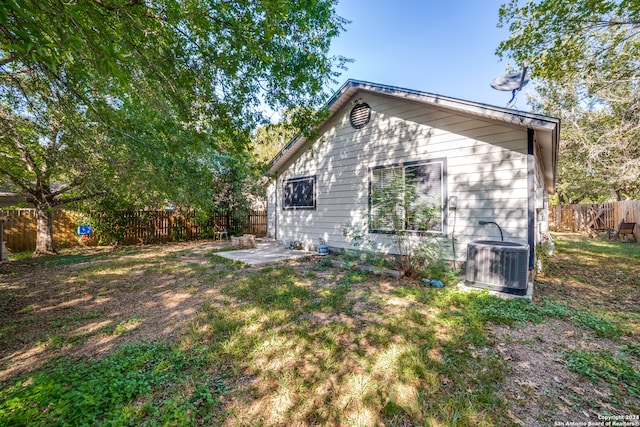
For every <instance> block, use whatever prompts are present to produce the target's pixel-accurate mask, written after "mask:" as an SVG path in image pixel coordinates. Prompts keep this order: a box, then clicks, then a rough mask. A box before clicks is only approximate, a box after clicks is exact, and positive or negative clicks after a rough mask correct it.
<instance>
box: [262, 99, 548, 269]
mask: <svg viewBox="0 0 640 427" xmlns="http://www.w3.org/2000/svg"><path fill="white" fill-rule="evenodd" d="M358 98H361V99H362V101H363V102H366V103H367V104H369V106H370V107H371V121H370V123H369V124H368V125H367V126H366V127H364V128H362V129H359V130H356V129H354V128H352V127H351V126H350V124H349V112H350V110H351V106H352V105H351V103H347V104H346V106H345V107H343V108H342V109H341V110H339V111H338V112H337V113H336V114H335V115H334V116H333V117H332V118H331V119H330V120H329V121H328V122H327V123H325V125H324V126H323V127H322V128H321V129H320V136H319V137H318V139H316V141H315V142H313V143H307V145H306V146H305V147H304V148H303V150H302V154H301V155H299V156H294V158H293V161H291V162H290V163H289V164H288V165H286V167H284V168H282V169H281V173H280V174H279V175H278V176H277V181H276V182H275V184H274V185H272V186H271V187H270V189H269V198H270V199H269V200H273V203H271V204H270V205H269V208H268V212H269V215H270V216H269V218H273V221H271V220H268V221H269V222H268V223H269V227H270V228H269V234H271V235H273V236H274V237H275V238H276V239H278V240H283V241H292V240H298V241H300V242H303V243H304V244H305V245H307V246H308V247H313V246H314V245H316V244H317V242H318V239H319V238H322V239H324V240H325V241H326V242H327V244H329V246H333V247H340V248H354V244H353V242H352V241H350V240H349V239H348V238H347V237H345V235H344V230H345V228H347V227H352V228H355V229H358V230H361V231H362V232H363V233H365V234H367V235H368V236H369V237H370V238H372V239H374V240H376V241H377V242H379V243H381V244H382V245H383V247H384V248H386V250H387V251H388V252H394V250H393V247H392V246H391V244H390V239H389V236H387V235H382V234H372V233H367V229H368V227H367V224H368V207H369V206H368V199H369V174H370V169H371V168H373V167H378V166H391V165H396V164H399V163H403V162H414V161H424V160H434V159H446V179H445V182H446V194H447V195H448V196H449V197H451V196H456V197H457V209H455V210H453V209H449V208H448V206H445V213H446V223H447V225H446V228H445V233H444V235H443V236H441V240H442V245H443V248H444V249H448V252H449V254H448V256H447V258H449V259H454V258H455V259H456V260H459V261H464V260H466V245H467V243H469V242H470V241H473V240H478V239H495V240H498V239H500V233H499V231H498V229H497V227H495V226H494V225H490V224H489V225H483V226H481V225H479V223H478V221H480V220H486V221H495V222H497V223H498V224H499V225H500V226H501V227H502V229H503V232H504V238H505V240H508V241H515V242H520V243H524V244H526V243H528V213H527V212H528V210H527V203H528V198H529V195H530V190H529V184H528V176H527V167H528V166H527V154H528V144H527V129H525V128H522V127H519V126H515V125H513V126H512V125H507V124H499V123H496V122H494V121H491V120H486V119H481V118H478V117H476V116H466V115H462V114H460V113H452V112H450V111H446V110H444V109H438V108H437V107H432V106H425V105H423V104H419V103H414V102H412V101H407V100H400V99H397V98H392V97H386V96H384V95H378V94H371V93H363V94H359V95H356V96H355V97H354V98H353V99H358ZM538 166H539V165H538ZM536 169H539V167H536ZM536 175H538V174H536ZM305 176H315V177H316V185H315V192H316V208H315V210H283V208H282V197H281V196H280V194H281V192H282V188H283V183H284V182H285V181H286V180H287V179H291V178H299V177H305ZM538 178H541V177H536V180H535V182H536V186H540V188H542V183H541V181H539V179H538ZM276 193H277V196H276ZM536 194H537V193H536ZM537 199H538V198H537V196H536V204H537V203H538V201H537ZM446 202H447V201H446V200H445V203H446ZM452 237H454V238H455V252H456V253H455V256H454V255H453V254H452V253H450V252H451V240H450V239H451V238H452ZM384 245H386V246H384Z"/></svg>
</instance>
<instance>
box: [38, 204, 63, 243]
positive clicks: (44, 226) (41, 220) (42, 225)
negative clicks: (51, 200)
mask: <svg viewBox="0 0 640 427" xmlns="http://www.w3.org/2000/svg"><path fill="white" fill-rule="evenodd" d="M56 253H58V251H56V244H55V242H54V241H53V211H51V209H47V208H45V209H43V208H42V207H41V206H38V205H36V252H35V254H36V255H44V254H56Z"/></svg>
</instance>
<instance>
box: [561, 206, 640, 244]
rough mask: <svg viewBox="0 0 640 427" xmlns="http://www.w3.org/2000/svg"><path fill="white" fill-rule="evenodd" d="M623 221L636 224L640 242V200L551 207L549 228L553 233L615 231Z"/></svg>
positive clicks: (637, 237)
mask: <svg viewBox="0 0 640 427" xmlns="http://www.w3.org/2000/svg"><path fill="white" fill-rule="evenodd" d="M622 221H624V222H635V223H636V228H635V229H634V234H635V236H636V239H637V240H638V241H640V200H624V201H620V202H612V203H602V204H592V205H588V204H585V205H560V206H549V227H550V229H551V230H552V231H605V230H615V229H616V227H617V226H618V224H620V222H622Z"/></svg>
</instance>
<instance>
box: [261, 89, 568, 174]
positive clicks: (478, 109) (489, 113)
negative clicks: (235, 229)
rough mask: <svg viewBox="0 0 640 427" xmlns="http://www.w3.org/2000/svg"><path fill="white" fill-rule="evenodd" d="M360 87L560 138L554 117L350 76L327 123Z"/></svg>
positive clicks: (276, 163)
mask: <svg viewBox="0 0 640 427" xmlns="http://www.w3.org/2000/svg"><path fill="white" fill-rule="evenodd" d="M358 91H363V92H369V93H374V94H383V95H388V96H392V97H396V98H404V99H407V100H412V101H414V102H419V103H422V104H427V105H432V106H439V107H441V108H445V109H448V110H453V111H458V112H460V113H464V114H472V115H475V116H479V117H483V118H488V119H493V120H497V121H501V122H505V123H512V124H516V125H519V126H523V127H527V128H533V129H536V130H541V131H548V132H551V133H552V134H555V135H553V137H552V138H553V139H555V140H556V141H557V139H558V132H559V127H560V120H559V119H556V118H554V117H548V116H544V115H541V114H534V113H525V112H521V111H513V110H509V109H507V108H501V107H495V106H491V105H488V104H482V103H478V102H472V101H466V100H463V99H457V98H450V97H446V96H441V95H435V94H431V93H428V92H421V91H417V90H412V89H404V88H399V87H395V86H389V85H383V84H378V83H370V82H365V81H361V80H352V79H349V80H347V81H346V82H345V83H344V84H343V85H342V86H341V87H340V88H339V89H338V90H337V91H336V92H335V93H334V94H333V96H332V97H331V98H329V100H328V101H327V102H326V103H325V105H324V108H325V109H328V110H329V111H330V112H331V114H330V115H329V117H328V118H327V119H326V120H325V123H326V121H328V120H329V119H330V118H331V117H333V115H334V114H335V113H336V112H337V111H338V110H339V109H340V108H341V107H342V106H343V105H344V104H345V102H346V100H347V99H349V98H350V97H351V96H352V95H353V94H355V93H356V92H358ZM306 141H307V138H306V137H305V136H304V135H298V136H296V137H295V138H294V139H292V140H291V141H290V142H289V143H288V144H287V145H286V146H284V147H283V148H282V150H280V152H279V153H278V154H277V155H276V156H275V157H274V159H273V160H272V161H271V164H270V167H269V171H268V173H269V174H275V173H277V172H278V171H279V170H280V169H281V167H282V166H283V165H284V164H285V163H286V162H287V160H289V159H290V158H291V157H292V156H293V155H294V154H295V153H296V152H297V150H298V148H299V147H302V146H303V145H304V143H305V142H306Z"/></svg>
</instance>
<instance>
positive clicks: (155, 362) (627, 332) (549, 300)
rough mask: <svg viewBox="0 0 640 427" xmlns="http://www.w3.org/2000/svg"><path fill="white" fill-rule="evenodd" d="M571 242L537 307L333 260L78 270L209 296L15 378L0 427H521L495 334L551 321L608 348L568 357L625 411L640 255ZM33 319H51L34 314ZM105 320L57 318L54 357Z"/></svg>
mask: <svg viewBox="0 0 640 427" xmlns="http://www.w3.org/2000/svg"><path fill="white" fill-rule="evenodd" d="M559 237H560V238H559V239H557V240H556V243H557V244H556V250H557V255H556V256H555V257H553V258H549V259H547V260H546V264H545V273H544V274H543V275H542V276H541V277H540V282H539V284H538V285H537V286H536V293H537V294H538V295H539V297H538V298H537V300H536V301H535V303H530V302H527V301H523V300H510V301H506V300H502V299H498V298H496V297H493V296H490V295H488V294H487V293H486V292H478V293H463V292H459V291H457V290H456V289H455V288H453V287H450V286H448V287H445V288H442V289H437V288H429V287H424V286H421V285H420V284H419V282H418V281H409V280H401V281H397V280H391V279H386V278H381V277H379V276H374V275H369V274H367V273H365V272H361V271H356V270H354V271H345V270H341V269H335V268H333V267H332V266H331V263H330V261H329V259H328V258H323V259H321V260H320V261H319V262H316V263H314V262H310V263H308V265H302V266H293V265H289V266H278V267H266V268H260V269H256V268H247V267H246V266H244V265H241V264H238V263H234V262H232V261H230V260H227V259H225V258H222V257H219V256H217V255H215V254H214V253H212V252H209V253H206V254H205V255H204V258H205V259H206V260H208V262H209V263H210V269H209V270H208V269H207V267H206V266H203V265H202V264H193V265H192V264H178V262H179V259H178V258H179V257H168V258H166V259H160V258H158V257H155V256H153V255H152V254H151V255H149V256H148V257H143V258H142V259H137V258H136V259H137V261H136V260H134V259H129V258H121V257H117V256H113V257H112V255H108V256H107V255H105V256H104V257H103V258H101V261H104V262H101V263H99V264H95V265H92V264H91V262H88V263H86V265H85V264H84V263H85V262H84V261H81V262H82V263H83V267H82V268H81V269H80V270H78V271H77V273H75V274H77V275H78V277H81V278H82V279H83V280H85V281H87V282H91V281H96V280H98V281H103V282H104V285H105V287H115V286H121V285H120V283H121V282H118V281H116V279H118V280H122V278H123V277H136V278H137V277H139V275H140V274H142V273H144V272H146V273H144V276H145V277H147V278H149V276H151V278H153V277H155V276H154V275H156V274H157V275H162V277H163V278H165V280H166V279H167V275H169V274H174V275H175V277H176V279H175V280H176V283H177V282H178V281H180V282H181V283H182V282H185V280H186V279H188V280H189V281H192V282H193V281H199V282H200V283H201V284H200V285H199V286H203V287H196V288H197V289H200V294H201V295H202V298H203V302H202V304H201V306H200V309H199V311H198V312H197V313H196V314H195V315H193V317H192V318H191V320H190V321H189V323H188V325H187V327H186V328H185V329H184V330H183V332H182V333H181V334H180V335H179V336H178V337H177V339H176V340H174V341H172V342H151V343H149V342H136V343H134V344H128V345H124V346H121V347H119V348H117V349H116V351H114V352H112V353H110V354H109V355H107V356H106V357H102V358H99V359H95V360H87V359H76V358H72V357H71V356H62V357H60V358H58V359H54V360H52V361H51V362H50V363H48V364H46V365H45V366H44V367H42V368H41V369H37V370H35V371H33V372H31V373H28V374H24V375H22V376H19V377H16V378H12V379H11V380H10V381H8V382H5V383H3V385H2V389H0V426H2V425H47V424H52V425H64V424H67V425H68V424H73V425H76V424H79V425H82V424H87V425H90V424H105V425H203V424H230V425H311V424H313V425H354V426H355V425H358V426H360V425H434V426H492V425H516V424H515V422H514V421H513V420H512V418H511V416H510V415H511V412H512V411H514V409H513V407H511V406H510V405H511V402H510V401H509V400H506V399H505V398H504V397H503V395H502V394H501V393H500V389H501V386H502V384H503V383H504V382H505V381H506V380H507V378H508V377H509V376H510V375H511V374H512V373H513V369H515V368H514V365H513V364H511V363H510V362H509V361H508V360H506V359H505V358H504V357H502V355H501V353H500V351H498V350H499V349H498V348H497V347H496V342H495V340H494V338H493V337H492V335H491V334H490V333H488V328H489V326H490V325H492V324H499V325H506V327H516V326H518V327H520V326H522V325H525V327H526V325H531V324H541V323H544V322H550V321H554V320H557V321H562V322H566V323H567V324H569V325H571V327H572V328H576V329H577V330H579V331H580V333H585V334H587V333H589V334H593V335H594V336H596V337H598V338H599V339H601V340H606V342H607V343H608V344H610V347H608V348H606V349H604V348H603V349H600V350H595V351H594V350H586V349H574V350H569V351H566V352H565V353H564V354H563V355H561V356H560V357H559V360H560V363H563V364H564V366H565V367H566V369H569V370H571V371H573V372H575V373H577V374H578V375H580V377H581V378H584V379H585V380H587V381H589V382H593V383H594V384H599V385H604V386H605V387H607V388H609V389H611V390H612V393H614V395H615V397H616V399H618V400H617V402H618V406H617V407H616V408H614V409H615V410H616V411H617V412H625V413H629V410H630V406H629V405H628V403H625V402H629V399H630V398H637V397H638V396H639V395H640V376H638V372H637V370H634V366H638V364H639V363H640V339H639V334H640V328H639V327H638V325H639V323H638V319H639V318H640V317H639V316H640V308H639V305H638V304H637V298H638V290H639V289H640V283H639V282H638V280H639V279H638V278H639V277H640V262H637V261H640V246H639V245H631V244H621V243H616V242H605V241H597V240H585V239H579V238H577V237H576V236H571V235H564V236H559ZM129 254H130V253H128V254H127V255H129ZM190 256H192V255H190ZM74 259H75V260H80V259H81V258H74ZM64 260H65V262H66V261H69V262H70V261H71V258H64ZM79 262H80V261H79ZM141 272H142V273H141ZM614 279H615V280H614ZM0 280H1V279H0ZM172 286H175V285H172ZM196 288H194V289H196ZM132 289H133V288H132ZM202 289H209V290H215V291H216V292H215V294H214V296H213V297H206V296H205V295H204V293H203V292H202ZM2 292H3V294H2V298H7V297H8V299H6V301H16V300H18V299H19V295H16V294H9V293H8V292H7V293H4V291H2ZM11 292H16V291H11ZM34 307H35V308H34ZM0 308H1V307H0ZM22 310H23V312H24V315H25V316H26V315H28V318H29V319H31V318H33V317H34V316H36V315H38V310H37V306H34V305H30V304H25V305H24V307H23V309H22ZM102 317H103V314H101V313H93V312H89V313H85V314H82V315H66V316H62V317H58V318H57V320H55V321H54V322H50V323H49V325H50V326H51V327H52V328H53V330H52V333H51V335H50V337H49V340H50V341H49V346H50V348H56V347H57V348H60V347H63V346H70V347H74V346H76V347H77V346H80V345H82V344H83V342H82V337H77V336H74V335H72V334H71V335H69V334H67V333H66V329H65V328H66V327H67V326H68V325H73V326H75V325H76V323H78V322H82V321H91V320H96V319H99V320H103V319H102ZM145 321H146V318H145V314H144V313H139V314H138V313H136V314H135V315H131V316H129V317H126V318H125V319H124V320H121V321H120V322H118V323H112V324H110V326H108V327H105V328H103V329H102V330H101V333H105V334H107V335H108V336H110V337H117V338H119V337H121V336H126V337H129V338H131V337H135V334H136V328H137V327H138V325H139V324H141V323H143V322H145ZM24 323H25V324H31V323H30V322H24ZM18 327H19V325H17V324H16V325H6V326H4V327H3V329H2V330H1V331H0V333H1V334H3V336H11V335H12V334H15V333H16V330H17V329H16V328H18ZM529 342H530V345H532V346H535V342H536V339H535V337H531V339H530V340H529ZM549 399H552V396H551V395H550V396H549ZM636 401H637V400H636Z"/></svg>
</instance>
